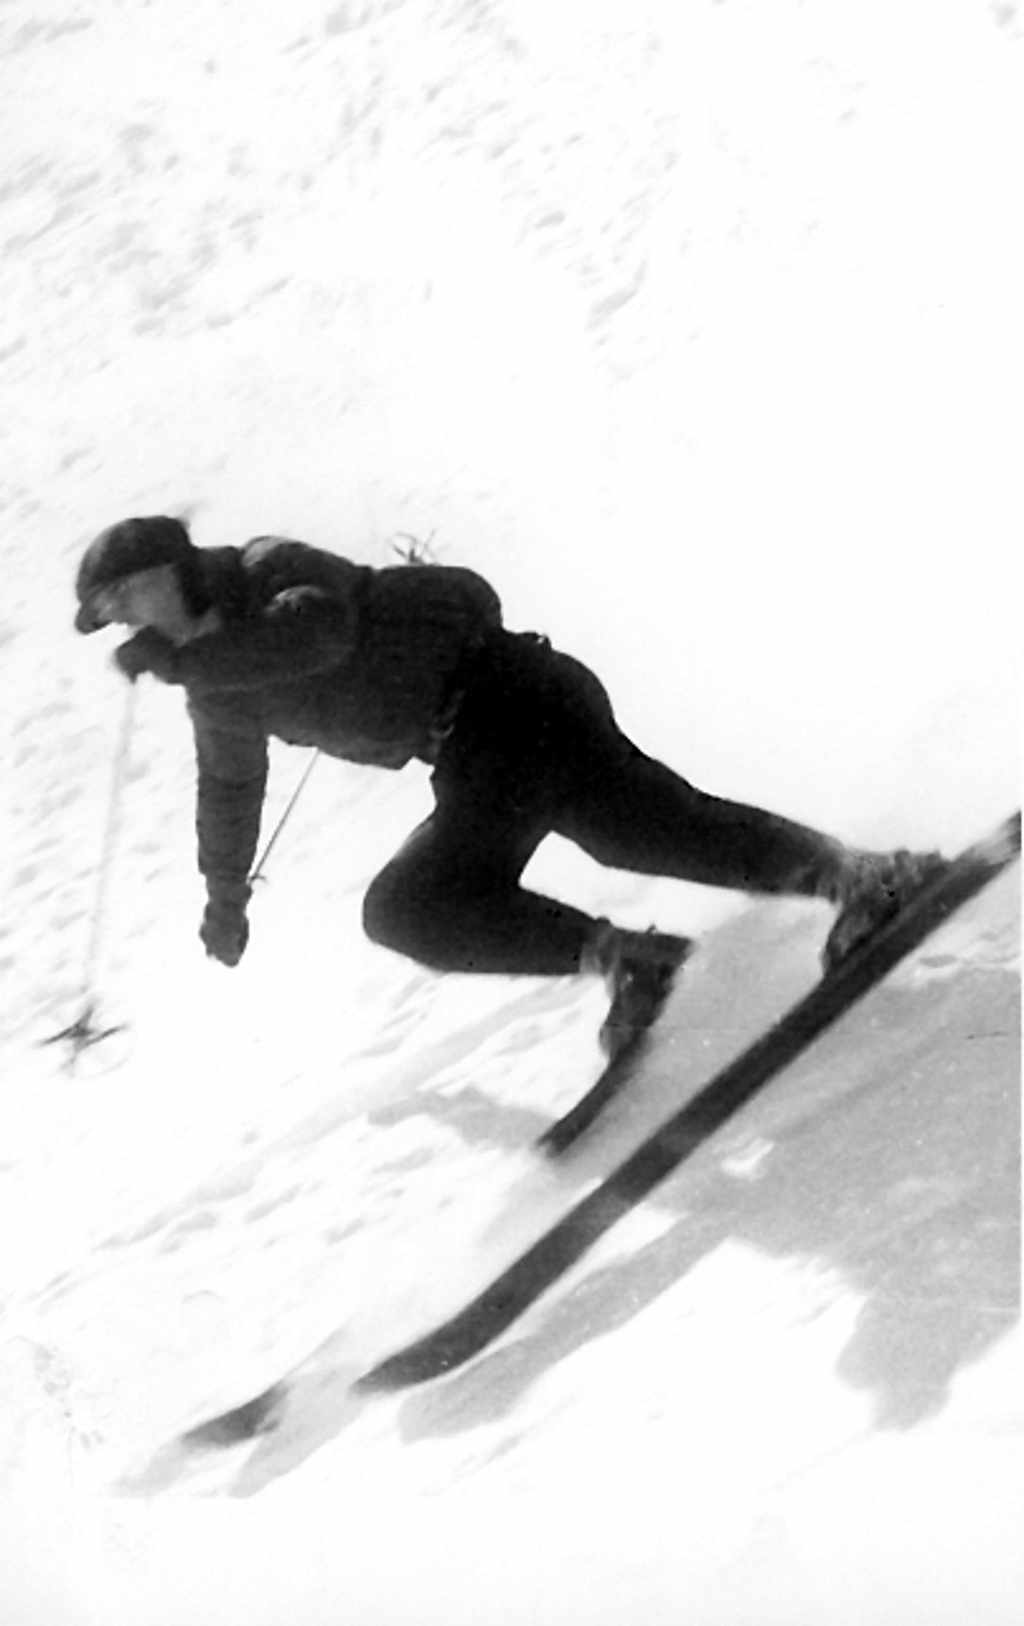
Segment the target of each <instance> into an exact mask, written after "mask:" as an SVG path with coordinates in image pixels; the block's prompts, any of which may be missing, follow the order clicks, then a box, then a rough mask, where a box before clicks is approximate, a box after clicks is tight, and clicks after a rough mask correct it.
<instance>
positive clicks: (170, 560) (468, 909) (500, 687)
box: [75, 516, 941, 1057]
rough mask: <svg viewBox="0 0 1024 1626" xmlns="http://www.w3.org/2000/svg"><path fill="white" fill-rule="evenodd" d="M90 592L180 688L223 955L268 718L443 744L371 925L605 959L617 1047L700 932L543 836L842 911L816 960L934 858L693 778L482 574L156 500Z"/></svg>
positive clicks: (508, 957) (866, 922)
mask: <svg viewBox="0 0 1024 1626" xmlns="http://www.w3.org/2000/svg"><path fill="white" fill-rule="evenodd" d="M76 591H77V597H78V602H79V608H78V613H77V615H76V618H75V625H76V627H77V628H78V630H79V631H80V632H84V633H90V632H95V631H96V630H98V629H99V628H100V627H104V626H107V625H110V624H114V623H116V624H120V625H123V626H129V627H132V628H136V629H138V630H137V631H135V633H134V635H133V636H132V637H130V638H129V639H128V640H127V642H125V643H123V644H121V645H120V647H119V648H118V649H117V650H116V652H115V656H114V658H115V660H116V662H117V665H118V666H119V667H120V669H121V671H122V672H123V673H124V674H125V675H126V676H127V677H128V678H129V679H130V680H131V681H132V682H134V681H135V680H136V679H137V678H139V677H140V676H141V675H142V674H143V673H146V672H148V673H151V674H152V675H153V676H154V677H155V678H157V679H159V680H160V681H161V682H163V683H169V684H176V685H179V686H181V687H182V688H183V689H184V691H185V696H186V702H187V706H188V710H189V713H190V716H191V720H192V725H193V729H194V734H195V744H196V759H197V807H196V829H197V838H198V863H199V869H200V871H201V873H202V875H203V877H204V879H205V883H206V894H207V897H206V906H205V910H204V913H203V918H202V923H201V926H200V933H199V935H200V937H201V939H202V942H203V945H204V947H205V949H206V952H207V954H208V955H211V956H212V957H213V958H214V959H216V960H219V961H220V962H221V963H222V964H223V965H225V966H235V965H237V964H238V962H239V960H240V959H241V958H242V955H243V953H244V952H245V947H246V943H247V941H248V936H249V927H248V921H247V913H246V911H247V905H248V902H249V897H250V892H251V887H250V882H249V873H250V869H251V866H252V862H253V856H254V853H255V850H256V844H257V840H258V836H259V825H260V815H261V809H262V804H263V796H264V789H265V784H266V776H267V740H268V737H269V736H271V735H273V736H275V737H277V738H279V739H282V740H285V741H288V742H289V743H292V744H301V745H308V746H316V747H318V748H319V749H320V750H321V751H323V752H325V753H326V754H328V755H330V756H336V757H341V758H343V759H345V760H348V761H352V762H360V763H370V764H375V765H377V766H380V767H383V768H391V769H398V768H401V767H403V766H405V764H406V763H408V762H409V761H411V760H413V759H418V760H420V761H422V762H425V763H427V764H429V765H430V766H431V768H432V770H433V772H432V786H433V792H434V799H435V806H434V810H433V812H432V813H431V814H430V816H429V818H427V819H426V820H425V821H424V823H423V824H421V825H420V826H419V828H418V829H416V830H415V831H414V832H413V833H412V835H411V836H410V837H409V838H408V840H407V841H406V843H405V844H404V846H403V847H402V848H401V849H400V851H399V852H398V853H397V854H396V856H395V857H394V858H393V859H392V860H391V861H390V863H389V864H387V866H386V867H385V868H384V870H383V871H382V872H381V873H380V874H379V875H378V876H377V877H376V879H375V880H374V881H373V882H372V884H371V885H370V887H369V890H368V892H367V894H366V898H365V901H364V906H363V922H364V926H365V929H366V931H367V933H368V935H369V936H370V937H371V938H372V939H373V940H374V941H375V942H377V943H381V944H384V945H386V946H387V947H389V948H391V949H393V950H396V951H397V952H399V953H402V954H406V955H409V956H411V957H412V958H413V959H416V960H418V961H421V962H422V963H423V964H425V965H428V966H432V967H435V968H437V969H439V970H446V971H479V972H484V971H490V972H504V973H517V972H518V973H530V974H533V975H553V976H559V975H566V974H568V973H573V972H578V971H592V972H596V973H599V974H601V975H603V976H604V977H605V979H606V981H607V984H608V987H609V992H610V996H611V999H610V1008H609V1013H608V1017H607V1019H606V1021H605V1023H604V1025H603V1028H602V1030H601V1042H602V1045H603V1047H604V1050H605V1052H606V1054H607V1055H608V1056H609V1057H613V1056H615V1055H616V1054H618V1053H619V1052H620V1051H621V1049H622V1048H623V1047H624V1046H625V1045H627V1044H629V1043H630V1042H631V1041H632V1040H633V1039H634V1038H635V1037H636V1036H637V1035H638V1034H639V1033H640V1032H642V1031H643V1030H644V1029H645V1028H646V1027H647V1026H649V1024H650V1023H651V1022H652V1021H653V1020H654V1018H655V1016H656V1015H657V1013H658V1011H659V1010H660V1008H661V1006H662V1005H663V1003H664V1001H665V998H666V997H667V994H668V992H669V989H670V987H671V984H672V980H673V978H674V976H675V974H676V972H677V970H678V968H679V966H680V965H681V964H682V962H683V960H684V959H685V957H686V954H687V952H688V950H689V947H690V944H689V942H688V941H687V939H685V938H682V937H678V936H674V935H672V934H669V933H664V932H654V931H651V932H637V931H632V930H629V929H626V928H624V927H620V926H616V925H613V924H612V923H611V922H609V921H608V920H604V919H594V918H593V917H592V916H590V915H587V914H584V913H583V912H581V911H580V910H579V909H575V908H573V907H571V906H570V905H569V904H565V903H560V902H557V901H555V900H554V899H552V898H547V897H542V896H540V895H539V894H537V893H535V892H531V891H528V890H526V889H525V888H523V887H522V886H520V884H519V882H520V877H521V875H522V873H523V870H524V869H525V867H526V864H527V862H528V861H529V859H530V858H531V856H532V855H533V853H534V852H535V850H536V848H537V847H538V846H539V844H540V842H541V841H542V839H543V838H544V836H546V835H548V834H550V833H552V832H556V833H557V834H559V835H561V836H564V837H567V838H568V839H569V840H570V841H573V842H575V843H576V844H577V845H578V846H580V847H582V848H583V849H584V851H585V852H587V853H589V854H590V855H591V857H593V858H595V859H596V860H597V861H598V862H599V863H601V864H606V865H610V866H613V867H615V868H618V869H624V870H631V871H634V872H638V873H640V874H645V875H662V876H673V877H676V878H678V879H680V880H687V881H697V882H701V883H703V884H706V885H712V886H722V887H731V888H736V889H739V890H741V891H744V892H754V893H758V892H760V893H792V894H797V895H801V896H804V897H812V898H813V897H821V898H826V899H828V900H829V901H830V902H832V903H833V904H834V905H835V906H836V908H837V911H838V913H837V917H836V919H835V922H834V924H833V926H832V929H831V931H830V933H829V935H828V939H827V941H826V943H825V947H824V952H823V961H824V965H825V968H826V970H828V969H829V968H831V967H832V966H834V965H836V964H837V963H838V962H839V961H840V960H841V959H842V958H843V957H844V956H845V955H847V954H848V953H849V952H850V950H851V949H852V948H853V947H854V946H855V945H856V944H857V943H859V942H860V941H861V940H862V939H863V938H864V937H865V936H867V935H868V934H870V933H871V932H872V931H873V930H874V929H876V928H877V927H878V926H879V925H880V924H881V923H882V921H884V920H885V919H887V918H889V917H890V916H891V915H892V914H893V913H895V911H896V910H897V909H898V908H899V907H900V905H901V903H902V901H903V899H904V898H905V897H906V896H907V894H908V893H909V892H911V891H913V890H914V889H915V888H916V887H917V886H919V885H920V883H921V881H922V879H924V878H925V876H927V875H929V874H930V873H931V872H932V870H933V869H934V868H935V867H936V866H938V865H939V864H940V863H941V860H940V859H939V858H938V856H937V855H935V854H911V853H908V852H904V851H900V852H894V853H868V852H864V851H860V850H856V849H851V848H849V847H846V846H845V845H844V844H843V843H842V842H840V841H837V840H834V839H833V838H831V837H829V836H826V835H823V834H820V833H819V832H817V831H815V830H812V829H809V828H807V827H805V826H803V825H800V824H796V823H794V822H792V821H791V820H789V819H785V818H782V817H780V816H778V815H776V814H774V813H769V812H765V811H762V810H761V809H758V808H754V807H747V806H743V805H741V804H738V803H736V802H731V801H724V800H721V799H719V798H717V797H714V796H709V795H706V794H705V793H704V792H702V791H700V790H697V789H696V788H695V787H694V786H693V785H690V784H688V783H687V781H686V780H684V779H682V778H680V777H679V776H678V775H677V774H675V773H674V772H672V771H671V770H670V769H669V768H667V767H665V766H663V765H662V764H661V763H660V762H656V761H654V760H653V759H652V758H650V757H648V756H646V755H644V753H643V752H642V751H640V750H639V749H638V748H637V747H636V746H635V745H634V744H632V742H631V741H630V740H628V739H627V738H626V737H625V735H624V734H623V733H622V732H621V731H620V729H619V728H618V726H617V724H616V721H615V717H614V714H613V711H612V707H611V703H610V701H609V699H608V696H607V694H606V693H605V690H604V688H603V687H602V685H601V683H600V682H599V681H598V679H597V678H596V677H595V676H594V674H593V673H592V672H590V671H589V670H588V669H587V668H586V667H585V666H582V665H581V664H580V663H579V662H578V661H576V660H574V659H572V658H571V657H570V656H568V655H564V654H561V653H560V652H558V651H557V650H555V649H553V648H552V647H551V645H550V643H549V642H548V640H547V639H546V638H545V637H542V636H540V635H538V634H536V633H533V632H526V633H514V632H510V631H508V630H506V629H505V628H504V626H503V624H502V615H501V606H500V603H499V600H498V598H497V595H496V594H495V593H494V591H493V589H492V588H491V587H490V586H489V585H488V583H487V582H485V581H484V580H483V579H482V578H481V577H480V576H478V575H476V574H475V573H474V572H473V571H470V570H465V569H462V568H458V567H451V566H442V565H431V564H421V563H417V562H414V563H411V564H403V565H398V566H393V567H388V568H384V569H373V568H370V567H368V566H360V565H356V564H352V563H350V562H349V561H348V560H346V559H343V558H340V557H339V556H337V555H335V554H333V553H330V552H327V551H325V550H323V549H319V548H314V547H311V546H308V545H307V544H305V543H302V542H295V541H290V540H287V539H285V538H281V537H275V536H264V537H257V538H256V539H254V540H253V541H250V542H248V543H247V544H246V545H245V546H244V547H217V548H197V547H196V546H195V545H194V544H193V543H192V541H191V539H190V537H189V534H188V531H187V529H186V527H185V526H184V524H182V522H181V521H180V520H178V519H172V518H168V517H165V516H156V517H151V518H143V519H126V520H122V521H120V522H119V523H118V524H115V525H113V526H111V527H110V528H109V529H107V530H105V531H102V532H101V533H100V535H99V536H98V537H96V539H95V540H94V541H93V542H92V543H91V544H90V546H89V547H88V548H87V550H86V552H85V555H84V557H83V559H82V562H81V565H80V567H79V570H78V575H77V581H76Z"/></svg>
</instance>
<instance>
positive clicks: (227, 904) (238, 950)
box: [199, 882, 249, 966]
mask: <svg viewBox="0 0 1024 1626" xmlns="http://www.w3.org/2000/svg"><path fill="white" fill-rule="evenodd" d="M248 901H249V887H248V886H247V885H246V884H245V882H240V883H237V884H236V885H233V886H231V887H230V888H225V889H223V890H221V889H216V890H214V891H212V892H211V893H210V897H209V899H208V901H207V904H206V908H205V910H204V911H203V919H202V924H201V925H200V927H199V937H200V940H201V942H202V945H203V947H204V948H205V950H206V952H207V954H208V955H209V957H210V959H211V960H219V961H220V963H221V965H226V966H236V965H237V964H238V962H239V960H240V959H241V958H242V955H243V954H244V953H245V946H246V944H247V943H248V941H249V922H248V920H247V919H246V915H245V906H246V903H247V902H248Z"/></svg>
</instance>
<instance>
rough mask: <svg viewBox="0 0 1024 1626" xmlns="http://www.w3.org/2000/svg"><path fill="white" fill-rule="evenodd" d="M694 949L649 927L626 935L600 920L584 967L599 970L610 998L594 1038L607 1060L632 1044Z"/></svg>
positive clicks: (688, 942)
mask: <svg viewBox="0 0 1024 1626" xmlns="http://www.w3.org/2000/svg"><path fill="white" fill-rule="evenodd" d="M692 948H693V942H692V940H691V939H690V938H689V937H676V936H674V935H673V934H671V933H669V932H656V931H654V930H653V929H652V930H650V931H646V932H636V931H630V930H628V929H627V928H625V927H622V926H613V925H612V924H611V922H610V921H607V920H605V921H601V922H600V925H599V928H598V931H597V932H596V933H595V935H594V939H593V942H592V943H591V945H590V947H589V949H588V951H587V954H586V956H585V964H584V969H590V970H594V971H597V972H599V973H600V974H601V976H603V977H604V979H605V983H606V984H607V987H608V992H609V994H610V995H611V1005H610V1007H609V1011H608V1015H607V1016H606V1017H605V1019H604V1022H603V1023H602V1025H601V1031H600V1034H599V1035H598V1039H599V1043H600V1045H601V1049H602V1050H603V1051H604V1053H605V1055H606V1056H607V1058H608V1060H609V1062H611V1061H614V1060H615V1058H616V1057H617V1056H620V1055H622V1053H623V1052H624V1051H625V1050H627V1049H630V1048H631V1047H632V1046H633V1045H635V1044H636V1042H637V1041H638V1040H639V1039H640V1038H641V1036H642V1035H643V1034H644V1033H646V1032H647V1030H648V1029H649V1028H650V1026H651V1025H652V1023H653V1022H654V1021H655V1020H656V1019H657V1017H658V1015H659V1013H660V1012H661V1009H662V1007H663V1006H664V1004H665V1001H666V1000H667V998H668V996H669V993H670V992H671V990H672V985H673V983H674V982H675V978H676V973H677V972H678V970H679V968H680V966H681V965H682V963H683V961H684V960H685V959H686V958H687V956H688V955H689V954H690V952H691V950H692Z"/></svg>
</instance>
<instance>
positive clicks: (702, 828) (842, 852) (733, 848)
mask: <svg viewBox="0 0 1024 1626" xmlns="http://www.w3.org/2000/svg"><path fill="white" fill-rule="evenodd" d="M555 827H556V829H557V830H558V831H559V833H560V834H563V835H566V836H568V837H569V838H570V839H571V840H573V841H575V842H577V843H578V844H579V845H580V846H581V847H583V848H584V850H585V851H586V852H588V853H589V854H590V855H591V857H593V858H596V859H597V860H598V862H599V863H602V864H608V865H611V866H613V867H614V868H617V869H626V870H636V871H639V872H640V873H641V874H645V875H647V874H653V875H670V876H673V877H675V878H676V879H679V880H686V881H699V882H702V883H704V884H705V885H710V886H726V887H734V888H736V889H738V890H741V891H745V892H775V893H778V892H783V893H795V894H798V895H803V896H805V897H818V898H825V899H827V900H828V901H829V902H830V903H833V904H835V905H836V906H837V910H838V913H837V916H836V920H835V922H834V923H833V926H832V930H831V932H830V933H829V936H828V939H827V941H826V943H825V947H824V950H823V955H822V958H823V962H824V965H825V968H826V970H829V969H831V968H832V967H834V966H836V965H838V964H839V963H840V962H841V961H842V960H843V959H844V958H845V957H846V956H847V955H848V954H849V953H851V951H852V950H853V949H854V948H856V947H857V945H858V944H859V943H860V942H861V941H862V940H863V939H864V938H866V937H869V936H870V935H871V933H872V932H873V931H875V930H877V928H878V927H879V926H880V925H881V924H882V923H883V922H884V921H886V920H888V919H889V918H891V916H892V915H894V914H895V913H896V912H897V910H898V909H900V908H901V907H902V906H903V904H904V902H905V901H906V899H907V898H908V897H910V896H912V895H913V893H914V892H916V891H917V890H918V888H919V887H920V886H922V885H923V884H924V882H925V881H927V880H928V879H929V878H930V877H931V876H933V875H934V874H935V873H936V871H937V870H938V869H940V868H941V867H942V864H943V860H942V859H941V857H940V855H939V854H938V853H932V852H923V853H913V852H906V851H903V850H900V851H898V852H892V853H884V852H883V853H874V852H863V851H860V850H859V849H856V848H851V847H847V846H845V845H844V844H843V843H842V842H841V841H836V840H834V839H833V838H832V837H831V836H826V835H823V834H821V832H820V831H817V830H812V829H810V828H809V827H808V826H807V825H803V824H797V823H795V822H794V821H793V820H792V819H785V818H782V817H781V816H780V815H779V814H777V813H769V812H766V811H765V810H764V809H762V808H757V807H749V806H746V805H744V804H743V803H739V802H730V801H725V800H723V799H722V798H720V797H716V796H708V795H705V793H704V792H703V791H699V790H697V789H696V788H695V787H694V786H693V785H690V784H688V783H687V781H686V780H684V779H681V778H680V777H679V775H678V774H675V773H673V772H672V771H671V769H669V768H666V767H665V766H664V765H663V764H662V763H659V762H655V761H653V760H652V759H651V758H649V757H646V756H644V755H643V753H642V752H640V751H638V750H637V749H636V748H635V746H633V745H632V744H631V743H630V742H629V741H628V740H626V739H625V738H624V737H622V736H619V738H618V740H615V741H613V740H611V739H607V738H606V739H604V740H603V741H601V742H600V743H599V745H598V747H597V749H596V750H595V752H594V754H593V756H592V757H591V758H590V759H589V760H588V761H587V762H586V765H585V767H584V768H583V770H582V773H581V774H578V775H577V784H576V788H575V791H574V794H573V795H572V796H571V797H570V798H569V804H568V806H567V809H566V811H565V812H564V814H563V815H562V816H561V817H560V818H559V820H558V822H557V823H556V826H555Z"/></svg>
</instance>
